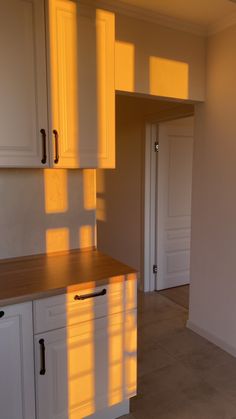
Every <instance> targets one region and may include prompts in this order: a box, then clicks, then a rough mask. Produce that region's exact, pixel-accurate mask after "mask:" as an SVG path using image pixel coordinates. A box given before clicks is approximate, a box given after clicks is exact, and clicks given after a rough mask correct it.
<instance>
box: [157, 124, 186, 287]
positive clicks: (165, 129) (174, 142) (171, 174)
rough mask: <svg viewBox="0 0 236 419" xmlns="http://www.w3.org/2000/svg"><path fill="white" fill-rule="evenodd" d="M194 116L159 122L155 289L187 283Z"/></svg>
mask: <svg viewBox="0 0 236 419" xmlns="http://www.w3.org/2000/svg"><path fill="white" fill-rule="evenodd" d="M192 155H193V117H191V118H185V119H181V120H178V121H177V120H176V121H172V122H168V123H162V124H160V125H159V152H158V165H157V167H158V169H157V223H156V226H157V239H156V253H157V265H158V273H157V276H156V289H157V290H161V289H165V288H171V287H177V286H180V285H184V284H188V283H189V265H190V233H191V190H192Z"/></svg>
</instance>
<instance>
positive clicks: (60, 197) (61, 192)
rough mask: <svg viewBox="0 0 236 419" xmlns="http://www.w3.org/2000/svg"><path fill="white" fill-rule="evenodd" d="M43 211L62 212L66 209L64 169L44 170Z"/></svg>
mask: <svg viewBox="0 0 236 419" xmlns="http://www.w3.org/2000/svg"><path fill="white" fill-rule="evenodd" d="M44 190H45V212H46V214H53V213H63V212H66V211H67V210H68V190H67V171H66V170H50V169H46V170H44Z"/></svg>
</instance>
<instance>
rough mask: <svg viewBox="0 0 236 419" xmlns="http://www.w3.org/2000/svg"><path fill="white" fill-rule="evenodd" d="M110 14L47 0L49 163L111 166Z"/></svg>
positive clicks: (68, 0) (112, 41)
mask: <svg viewBox="0 0 236 419" xmlns="http://www.w3.org/2000/svg"><path fill="white" fill-rule="evenodd" d="M114 27H115V23H114V15H113V14H112V13H110V12H106V11H103V10H99V9H95V8H92V7H85V6H82V5H79V4H78V2H77V1H75V0H74V1H71V0H49V28H48V29H49V39H50V60H49V61H50V71H49V73H50V76H51V77H50V92H51V94H50V102H51V130H50V131H51V146H52V165H54V166H57V167H65V168H70V167H71V168H78V167H81V168H86V167H87V168H88V167H91V168H92V167H94V168H97V167H101V168H106V167H114V165H115V88H114V45H115V39H114Z"/></svg>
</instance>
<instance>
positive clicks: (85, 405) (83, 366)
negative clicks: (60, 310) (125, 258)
mask: <svg viewBox="0 0 236 419" xmlns="http://www.w3.org/2000/svg"><path fill="white" fill-rule="evenodd" d="M91 292H93V291H92V290H91ZM68 304H69V303H68ZM78 304H79V301H78ZM93 311H94V304H93V299H89V300H86V312H87V313H88V312H90V313H91V315H90V317H91V319H93V317H94V314H93ZM67 365H68V419H82V418H85V417H88V416H90V415H92V414H93V413H94V412H95V379H96V366H95V336H94V321H93V320H91V321H86V322H82V323H80V325H79V327H78V325H76V326H73V327H71V326H70V327H69V325H68V327H67Z"/></svg>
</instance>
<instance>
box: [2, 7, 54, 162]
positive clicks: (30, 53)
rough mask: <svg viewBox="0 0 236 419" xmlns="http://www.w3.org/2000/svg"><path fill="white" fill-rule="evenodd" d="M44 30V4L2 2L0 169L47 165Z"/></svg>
mask: <svg viewBox="0 0 236 419" xmlns="http://www.w3.org/2000/svg"><path fill="white" fill-rule="evenodd" d="M44 27H45V22H44V1H43V0H5V1H1V2H0V51H1V65H0V97H1V100H0V127H1V133H0V167H44V166H47V161H46V162H45V163H42V159H43V154H45V153H44V143H43V141H44V137H43V133H41V132H40V131H41V130H42V129H44V130H45V134H47V92H46V60H45V30H44ZM45 147H46V150H45V151H46V154H47V156H48V153H47V144H46V145H45Z"/></svg>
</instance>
